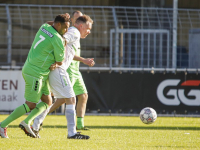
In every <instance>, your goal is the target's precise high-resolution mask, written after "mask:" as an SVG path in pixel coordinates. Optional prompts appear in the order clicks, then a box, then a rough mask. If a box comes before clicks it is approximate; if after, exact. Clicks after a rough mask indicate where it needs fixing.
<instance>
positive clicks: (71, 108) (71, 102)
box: [65, 97, 90, 139]
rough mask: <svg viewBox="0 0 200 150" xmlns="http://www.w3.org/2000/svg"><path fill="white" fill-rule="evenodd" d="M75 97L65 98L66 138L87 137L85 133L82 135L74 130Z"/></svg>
mask: <svg viewBox="0 0 200 150" xmlns="http://www.w3.org/2000/svg"><path fill="white" fill-rule="evenodd" d="M75 104H76V98H75V97H71V98H67V99H66V108H65V109H66V110H65V116H66V119H67V130H68V136H67V138H68V139H89V138H90V137H89V136H87V135H82V134H80V133H77V132H76V110H75Z"/></svg>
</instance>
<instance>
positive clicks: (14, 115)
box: [1, 104, 30, 128]
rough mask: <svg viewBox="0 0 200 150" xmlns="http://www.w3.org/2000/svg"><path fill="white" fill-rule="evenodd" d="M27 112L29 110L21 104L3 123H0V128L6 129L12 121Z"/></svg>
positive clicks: (25, 105)
mask: <svg viewBox="0 0 200 150" xmlns="http://www.w3.org/2000/svg"><path fill="white" fill-rule="evenodd" d="M29 111H30V108H29V107H28V105H27V104H23V105H21V106H19V107H17V108H16V109H15V110H14V111H13V112H12V113H11V114H10V115H9V116H8V117H7V118H6V119H5V120H4V121H2V122H1V127H2V128H5V127H7V126H8V125H9V124H10V123H11V122H12V121H14V120H16V119H17V118H19V117H21V116H22V115H24V114H26V113H27V112H29Z"/></svg>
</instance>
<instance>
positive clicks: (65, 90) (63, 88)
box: [49, 68, 75, 98]
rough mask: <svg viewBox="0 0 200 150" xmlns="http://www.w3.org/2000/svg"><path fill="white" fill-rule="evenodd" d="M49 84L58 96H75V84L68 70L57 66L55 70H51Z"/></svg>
mask: <svg viewBox="0 0 200 150" xmlns="http://www.w3.org/2000/svg"><path fill="white" fill-rule="evenodd" d="M49 84H50V87H51V91H52V92H53V94H54V96H55V97H56V98H71V97H75V93H74V90H73V86H72V84H71V81H70V78H69V75H68V73H67V71H65V70H63V69H61V68H56V69H55V70H53V71H50V74H49Z"/></svg>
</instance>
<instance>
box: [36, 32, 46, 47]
mask: <svg viewBox="0 0 200 150" xmlns="http://www.w3.org/2000/svg"><path fill="white" fill-rule="evenodd" d="M39 37H40V40H39V41H38V42H37V43H36V44H35V46H34V49H35V48H36V47H37V46H38V44H40V43H41V42H42V41H44V40H45V37H43V36H42V35H40V36H39Z"/></svg>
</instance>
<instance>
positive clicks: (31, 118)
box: [24, 102, 49, 125]
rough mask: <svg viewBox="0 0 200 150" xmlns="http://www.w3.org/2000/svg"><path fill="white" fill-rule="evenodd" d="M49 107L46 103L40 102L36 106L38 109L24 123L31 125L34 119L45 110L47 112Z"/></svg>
mask: <svg viewBox="0 0 200 150" xmlns="http://www.w3.org/2000/svg"><path fill="white" fill-rule="evenodd" d="M48 107H49V106H48V105H47V103H45V102H40V103H39V104H37V105H36V107H35V108H34V109H33V110H32V111H31V113H30V114H29V115H28V117H27V118H26V119H25V120H24V122H25V123H26V124H28V125H30V124H31V122H32V121H33V119H35V117H37V116H38V115H40V114H41V113H42V112H43V111H44V110H46V109H47V108H48Z"/></svg>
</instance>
